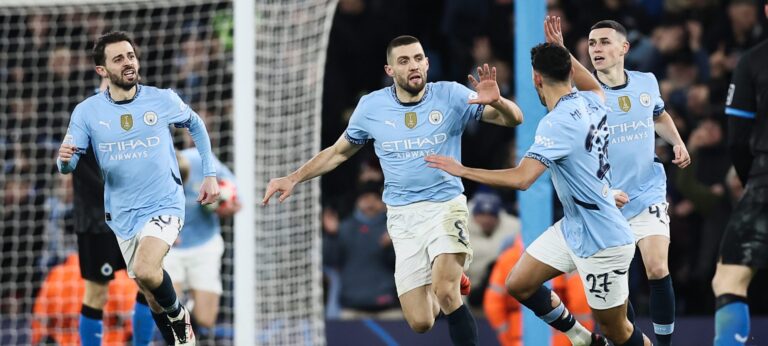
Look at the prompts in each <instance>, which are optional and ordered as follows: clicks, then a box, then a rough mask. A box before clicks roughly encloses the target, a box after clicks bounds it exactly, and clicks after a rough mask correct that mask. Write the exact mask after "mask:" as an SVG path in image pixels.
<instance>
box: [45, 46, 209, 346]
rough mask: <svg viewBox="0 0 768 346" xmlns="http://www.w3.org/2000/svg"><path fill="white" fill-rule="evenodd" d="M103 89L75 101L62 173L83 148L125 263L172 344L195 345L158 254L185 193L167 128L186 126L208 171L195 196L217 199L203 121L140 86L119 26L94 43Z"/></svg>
mask: <svg viewBox="0 0 768 346" xmlns="http://www.w3.org/2000/svg"><path fill="white" fill-rule="evenodd" d="M93 59H94V62H95V65H96V72H97V73H98V74H99V75H100V76H102V77H103V78H107V79H109V87H108V88H107V90H105V91H104V92H101V93H99V94H97V95H94V96H91V97H89V98H88V99H86V100H85V101H83V102H81V103H80V104H78V105H77V107H75V110H74V112H73V113H72V118H71V119H70V122H69V129H68V130H67V135H66V137H65V139H64V143H62V145H61V148H59V158H58V159H57V165H58V168H59V171H60V172H61V173H64V174H67V173H70V172H72V171H73V170H74V169H75V167H76V166H77V162H78V160H79V158H80V155H81V154H82V153H84V152H85V151H86V150H87V149H88V147H90V146H92V147H93V152H94V154H95V155H96V159H97V161H98V163H99V167H100V168H101V175H102V177H104V218H105V220H106V221H107V224H108V225H109V227H110V228H111V229H112V230H113V231H114V232H115V235H116V236H117V238H118V243H119V245H120V250H121V251H122V254H123V258H124V259H125V263H126V265H127V269H128V275H129V276H130V277H132V278H136V281H137V282H138V284H139V287H140V288H141V290H142V292H143V293H144V295H145V296H146V298H147V300H148V302H149V303H150V307H151V309H152V311H153V314H154V317H155V322H156V324H157V326H158V328H159V329H160V331H161V332H163V336H164V337H165V339H166V341H167V342H168V343H170V344H176V345H180V344H184V345H194V344H195V336H194V333H193V332H192V328H191V327H190V317H189V313H188V312H187V311H186V309H185V308H184V307H183V306H181V305H180V304H179V301H178V299H177V297H176V293H175V292H174V290H173V283H172V282H171V278H170V276H168V273H166V272H165V271H164V270H163V269H162V261H163V257H164V256H165V254H166V253H168V249H169V248H170V246H171V245H172V244H173V242H174V241H175V240H176V237H177V236H178V235H179V232H180V231H181V227H182V225H183V223H184V191H183V189H182V185H181V178H180V174H179V165H178V163H177V162H176V156H175V154H174V150H173V141H172V138H171V133H170V131H169V130H168V126H169V125H171V124H173V125H174V126H176V127H179V128H188V129H189V131H190V133H191V134H192V138H193V139H194V141H195V145H196V146H197V149H198V151H199V152H200V156H201V157H202V165H203V172H204V175H205V176H206V178H205V180H204V181H203V183H202V186H201V187H200V195H199V197H198V201H200V202H202V203H203V204H207V203H211V202H213V201H215V200H216V199H217V198H218V195H219V186H218V183H217V181H216V169H215V167H214V160H213V156H212V154H211V143H210V139H209V138H208V133H207V132H206V129H205V124H204V123H203V121H202V120H201V119H200V117H199V116H198V115H197V114H196V113H195V112H194V111H192V110H191V109H190V108H189V106H187V105H186V104H185V103H184V102H183V101H181V99H180V98H179V96H177V95H176V94H175V93H174V92H173V91H171V90H167V89H165V90H164V89H157V88H153V87H150V86H145V85H140V84H139V58H138V53H137V52H136V49H135V46H134V44H133V40H131V38H130V37H129V36H128V35H127V34H125V33H123V32H111V33H108V34H105V35H103V36H101V37H99V39H98V40H97V41H96V44H95V45H94V48H93Z"/></svg>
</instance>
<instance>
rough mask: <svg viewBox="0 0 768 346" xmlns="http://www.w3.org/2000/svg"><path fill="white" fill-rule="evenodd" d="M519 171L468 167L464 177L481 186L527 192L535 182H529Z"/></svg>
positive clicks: (514, 169)
mask: <svg viewBox="0 0 768 346" xmlns="http://www.w3.org/2000/svg"><path fill="white" fill-rule="evenodd" d="M518 171H519V169H518V167H515V168H508V169H499V170H489V169H480V168H470V167H466V168H465V170H464V172H463V173H462V177H464V178H467V179H469V180H472V181H476V182H478V183H481V184H486V185H490V186H496V187H504V188H508V189H515V190H522V191H525V190H527V189H528V187H530V186H531V184H533V181H528V180H527V179H525V177H523V176H522V175H520V174H518V173H519V172H518ZM534 181H535V180H534Z"/></svg>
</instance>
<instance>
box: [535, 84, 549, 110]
mask: <svg viewBox="0 0 768 346" xmlns="http://www.w3.org/2000/svg"><path fill="white" fill-rule="evenodd" d="M534 88H535V89H536V94H537V95H539V102H541V105H542V106H544V108H547V101H546V100H544V95H542V92H541V89H539V87H537V86H534Z"/></svg>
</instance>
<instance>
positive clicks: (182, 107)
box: [164, 89, 193, 128]
mask: <svg viewBox="0 0 768 346" xmlns="http://www.w3.org/2000/svg"><path fill="white" fill-rule="evenodd" d="M164 91H165V92H166V93H167V95H168V101H167V102H168V105H167V107H168V108H167V110H168V112H167V114H168V124H174V125H175V126H176V127H179V128H181V127H189V123H190V122H191V120H192V113H193V112H192V109H191V108H190V107H189V105H187V104H186V103H185V102H184V101H183V100H182V99H181V97H179V95H178V94H176V92H174V91H173V90H171V89H166V90H164Z"/></svg>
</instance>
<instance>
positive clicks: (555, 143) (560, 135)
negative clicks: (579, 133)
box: [525, 116, 575, 167]
mask: <svg viewBox="0 0 768 346" xmlns="http://www.w3.org/2000/svg"><path fill="white" fill-rule="evenodd" d="M572 126H573V124H567V123H565V122H563V121H557V120H554V119H552V117H549V116H547V117H544V119H541V121H540V122H539V126H538V128H536V136H535V137H534V141H533V145H531V147H530V148H529V149H528V152H527V153H526V154H525V157H527V158H532V159H535V160H538V161H540V162H541V163H543V164H544V165H545V166H547V167H549V166H550V165H551V164H552V162H554V161H557V160H559V159H562V158H564V157H566V156H568V155H569V154H570V153H571V151H572V150H573V143H572V142H573V141H572V140H573V133H574V132H575V129H569V127H572Z"/></svg>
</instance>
